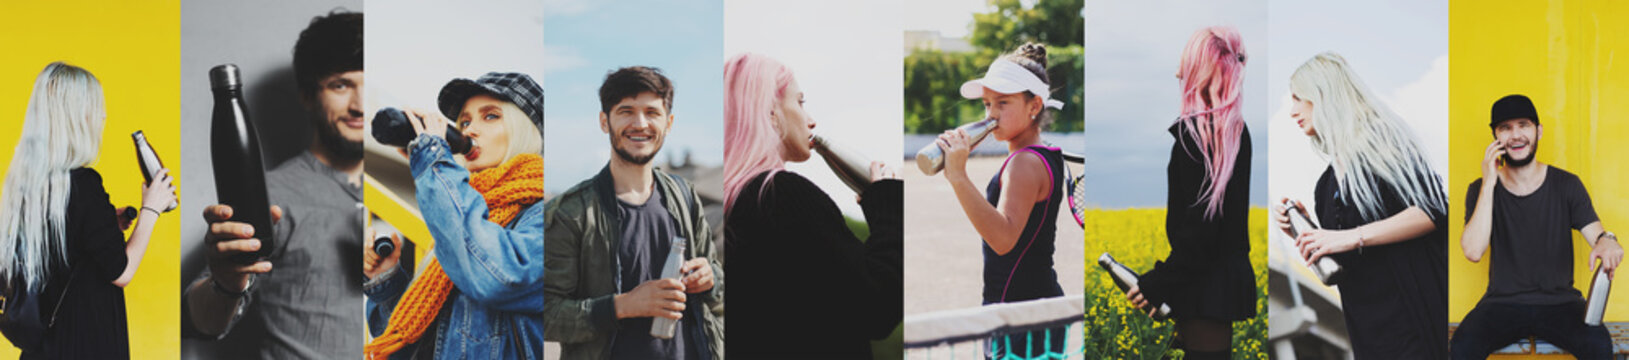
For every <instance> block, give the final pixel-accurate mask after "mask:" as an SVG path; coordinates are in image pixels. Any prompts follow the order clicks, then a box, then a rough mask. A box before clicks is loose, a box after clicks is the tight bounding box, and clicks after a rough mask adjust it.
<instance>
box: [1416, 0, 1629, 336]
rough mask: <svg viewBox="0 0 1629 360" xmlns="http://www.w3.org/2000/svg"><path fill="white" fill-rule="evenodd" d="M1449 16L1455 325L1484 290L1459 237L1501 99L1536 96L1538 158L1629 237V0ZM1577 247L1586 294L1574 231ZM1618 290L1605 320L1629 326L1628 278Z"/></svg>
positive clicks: (1511, 5)
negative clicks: (1581, 189) (1579, 186)
mask: <svg viewBox="0 0 1629 360" xmlns="http://www.w3.org/2000/svg"><path fill="white" fill-rule="evenodd" d="M1448 17H1449V23H1448V24H1449V25H1448V28H1449V41H1448V48H1449V50H1448V53H1449V58H1450V59H1451V60H1450V61H1451V63H1452V66H1450V68H1449V72H1448V81H1449V95H1448V102H1449V109H1450V111H1449V124H1450V125H1449V136H1450V137H1451V138H1452V141H1450V143H1449V156H1448V158H1449V164H1448V178H1449V190H1450V192H1449V194H1450V198H1451V199H1453V201H1454V205H1453V209H1452V215H1451V218H1452V219H1453V221H1450V222H1449V223H1450V224H1451V225H1450V227H1449V230H1450V239H1451V240H1449V241H1450V249H1449V250H1450V252H1449V254H1450V256H1449V259H1448V273H1449V289H1450V292H1449V308H1448V318H1449V321H1452V322H1458V321H1460V320H1461V319H1463V318H1464V317H1465V314H1466V313H1468V312H1470V310H1471V308H1472V307H1474V306H1475V305H1476V302H1477V301H1478V300H1479V299H1481V297H1482V293H1483V291H1484V290H1485V289H1486V288H1487V282H1488V279H1487V271H1488V262H1487V261H1483V262H1482V263H1471V262H1470V261H1468V260H1466V259H1465V257H1464V256H1462V255H1461V254H1462V252H1461V251H1460V247H1459V236H1460V232H1461V231H1462V230H1463V228H1464V222H1463V219H1464V216H1465V212H1464V210H1465V207H1464V206H1465V203H1464V201H1465V197H1464V196H1465V193H1466V189H1467V188H1468V186H1469V184H1470V182H1471V181H1473V180H1475V179H1477V178H1479V177H1481V160H1482V156H1483V152H1484V151H1485V150H1486V148H1487V145H1488V144H1489V143H1490V142H1492V141H1493V137H1492V135H1491V132H1490V131H1489V129H1488V127H1487V123H1488V119H1489V116H1490V115H1489V113H1488V112H1489V109H1490V108H1491V107H1492V106H1493V102H1494V101H1495V100H1498V99H1499V98H1500V97H1502V96H1504V95H1508V94H1513V93H1521V94H1525V95H1527V96H1528V97H1531V98H1532V99H1533V103H1534V105H1535V106H1536V107H1537V108H1538V113H1539V117H1540V119H1541V120H1540V121H1541V123H1542V125H1543V126H1544V135H1543V137H1542V138H1541V139H1540V140H1539V147H1538V149H1539V150H1538V160H1539V161H1542V162H1545V163H1549V164H1552V165H1555V166H1558V167H1560V168H1562V169H1566V170H1567V171H1570V172H1572V173H1574V174H1578V176H1579V177H1580V178H1582V179H1583V181H1584V186H1586V187H1587V188H1588V189H1589V192H1590V196H1591V198H1592V199H1593V200H1594V203H1595V211H1596V212H1597V213H1598V214H1600V216H1601V221H1602V224H1603V225H1605V226H1606V228H1607V230H1614V231H1615V232H1618V233H1626V234H1629V180H1626V179H1629V148H1626V147H1625V146H1624V144H1625V143H1629V26H1625V24H1624V23H1623V19H1626V18H1629V2H1623V1H1616V2H1614V1H1604V0H1603V1H1576V0H1566V1H1562V0H1551V1H1469V0H1453V1H1452V2H1451V3H1450V4H1449V15H1448ZM1573 249H1574V252H1575V253H1576V256H1575V260H1574V275H1573V278H1574V279H1575V283H1574V285H1575V286H1577V287H1578V288H1579V289H1580V291H1587V290H1588V288H1589V283H1588V279H1589V277H1590V275H1591V273H1590V271H1591V269H1588V266H1589V263H1588V261H1587V260H1586V256H1587V255H1588V254H1589V250H1590V247H1589V245H1588V244H1587V243H1586V242H1584V240H1583V238H1582V237H1581V236H1579V235H1577V232H1574V235H1573ZM1618 272H1620V273H1626V272H1625V271H1623V270H1619V271H1618ZM1612 293H1613V294H1612V295H1613V297H1612V302H1611V304H1610V306H1608V308H1607V310H1608V312H1607V315H1606V319H1607V321H1629V281H1623V280H1622V279H1620V280H1619V281H1617V282H1616V283H1615V284H1613V291H1612Z"/></svg>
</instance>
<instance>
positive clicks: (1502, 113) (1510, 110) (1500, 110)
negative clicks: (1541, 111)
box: [1488, 94, 1539, 127]
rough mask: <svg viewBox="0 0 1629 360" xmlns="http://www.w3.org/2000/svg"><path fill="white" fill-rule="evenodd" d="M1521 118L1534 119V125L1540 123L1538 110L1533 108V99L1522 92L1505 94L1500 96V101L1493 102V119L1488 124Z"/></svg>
mask: <svg viewBox="0 0 1629 360" xmlns="http://www.w3.org/2000/svg"><path fill="white" fill-rule="evenodd" d="M1521 118H1527V119H1532V120H1533V124H1534V125H1537V124H1538V123H1539V116H1538V110H1537V109H1534V108H1533V100H1532V99H1528V98H1527V96H1526V95H1521V94H1513V95H1505V97H1502V98H1499V101H1495V102H1493V120H1492V121H1489V122H1488V126H1489V127H1493V126H1499V123H1500V122H1504V121H1505V120H1510V119H1521Z"/></svg>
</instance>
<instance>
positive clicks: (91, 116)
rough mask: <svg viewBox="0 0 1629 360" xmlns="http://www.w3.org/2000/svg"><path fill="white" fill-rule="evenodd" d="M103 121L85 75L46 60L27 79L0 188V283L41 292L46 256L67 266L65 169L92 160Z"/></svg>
mask: <svg viewBox="0 0 1629 360" xmlns="http://www.w3.org/2000/svg"><path fill="white" fill-rule="evenodd" d="M106 118H107V112H106V110H105V109H104V104H103V102H102V84H101V82H99V81H97V80H96V76H94V75H91V73H90V72H89V71H85V69H82V68H79V67H76V66H73V65H68V64H65V63H62V62H54V63H51V64H50V65H46V66H45V70H43V71H40V75H39V76H38V77H37V78H35V80H34V90H33V94H32V95H31V96H30V97H29V101H28V112H27V113H26V114H25V115H24V117H23V131H22V134H21V135H22V136H21V137H19V139H18V141H17V149H16V151H15V152H14V153H13V154H12V158H11V166H10V167H9V169H7V171H6V180H5V184H4V188H3V190H0V209H4V210H3V211H4V214H3V215H0V278H4V279H6V280H12V279H16V278H18V277H21V278H22V279H23V280H24V282H25V283H26V284H28V286H29V288H31V289H36V290H38V289H43V288H44V286H45V280H46V279H47V275H48V274H47V270H48V269H49V264H48V262H49V260H50V257H51V256H56V257H57V258H59V259H61V260H62V262H63V263H67V262H68V254H67V249H68V247H67V230H68V229H67V212H68V196H69V189H71V186H72V185H73V184H72V183H71V179H70V176H69V171H72V170H73V169H76V168H81V167H86V166H90V165H91V163H93V162H95V161H96V156H97V154H98V152H99V150H100V149H101V145H102V124H103V121H104V120H105V119H106Z"/></svg>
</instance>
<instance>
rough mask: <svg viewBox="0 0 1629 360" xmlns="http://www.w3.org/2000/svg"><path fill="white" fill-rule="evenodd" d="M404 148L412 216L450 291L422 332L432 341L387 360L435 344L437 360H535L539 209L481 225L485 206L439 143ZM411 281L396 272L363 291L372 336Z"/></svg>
mask: <svg viewBox="0 0 1629 360" xmlns="http://www.w3.org/2000/svg"><path fill="white" fill-rule="evenodd" d="M408 147H409V149H410V151H411V152H412V157H411V165H410V166H411V167H410V168H411V171H412V174H413V186H414V187H415V188H416V191H417V193H416V197H417V198H418V203H419V211H420V212H421V213H423V214H424V215H425V216H424V221H425V225H427V226H428V227H429V229H430V235H432V236H433V237H435V242H436V244H435V247H434V250H433V251H434V255H435V257H436V259H437V260H438V261H439V262H440V263H441V267H442V269H443V270H445V271H446V273H447V277H448V278H451V279H452V283H453V285H454V287H455V289H454V290H453V291H452V293H451V294H449V295H448V297H447V302H446V304H444V305H443V306H442V308H441V310H440V311H439V312H438V313H437V315H436V320H435V322H434V324H432V329H427V330H426V331H434V333H433V334H430V333H426V334H424V335H423V337H421V338H420V340H419V342H418V343H416V344H410V345H409V346H408V347H405V348H403V349H402V350H401V351H398V352H397V353H396V354H395V355H392V356H391V358H392V359H408V358H413V357H414V356H413V354H414V353H417V352H419V351H421V349H419V348H418V347H420V346H423V345H425V344H426V343H425V341H434V342H433V343H431V344H434V345H433V346H434V351H435V352H434V357H435V358H437V359H537V358H542V356H543V204H542V202H541V201H540V202H538V203H536V204H533V205H531V206H528V207H527V208H526V209H524V210H522V211H521V213H520V215H518V216H517V217H516V218H515V220H513V221H511V222H510V223H509V225H508V226H499V225H498V224H496V223H493V222H491V221H488V220H487V207H486V200H485V198H484V197H482V196H481V193H479V192H477V191H475V188H473V187H470V185H469V177H470V173H469V171H468V170H465V169H464V167H463V166H460V165H458V163H456V162H454V161H453V154H452V153H451V152H450V151H449V150H448V148H447V142H446V140H445V139H442V138H440V137H435V136H429V135H421V136H419V138H418V139H416V140H414V141H413V143H412V144H410V145H408ZM537 186H543V184H537ZM411 281H412V274H410V273H408V271H407V270H406V269H402V268H400V267H397V268H396V269H395V270H393V271H391V272H389V273H386V274H385V275H381V276H379V278H377V279H371V280H369V281H368V283H367V284H366V285H364V288H365V292H366V294H367V295H368V301H367V316H368V329H369V332H370V333H371V334H372V335H373V336H379V335H380V334H382V333H383V332H384V329H385V327H386V325H388V323H389V320H390V314H391V313H392V312H393V311H395V308H396V303H397V301H399V300H400V299H401V297H402V294H404V293H405V292H406V291H407V287H408V284H409V283H410V282H411Z"/></svg>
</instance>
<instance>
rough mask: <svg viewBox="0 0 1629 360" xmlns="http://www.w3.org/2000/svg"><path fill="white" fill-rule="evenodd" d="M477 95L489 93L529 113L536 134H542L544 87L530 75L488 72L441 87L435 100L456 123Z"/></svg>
mask: <svg viewBox="0 0 1629 360" xmlns="http://www.w3.org/2000/svg"><path fill="white" fill-rule="evenodd" d="M478 94H490V95H492V96H495V97H497V98H499V99H503V100H504V101H508V102H510V103H513V104H515V107H518V108H520V110H521V111H525V112H526V117H530V118H532V125H536V126H537V134H538V135H539V136H542V135H543V87H542V86H538V85H537V82H536V81H532V77H531V76H528V75H526V74H522V73H513V72H508V73H505V72H489V73H486V75H481V77H480V78H478V79H475V80H470V79H464V78H458V79H453V80H452V81H448V82H447V85H445V86H442V87H441V95H440V96H437V97H436V103H437V106H438V107H440V108H441V114H442V115H445V116H447V118H448V119H454V120H456V119H458V113H459V112H460V111H463V110H464V102H465V101H468V100H469V98H470V97H472V96H475V95H478Z"/></svg>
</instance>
